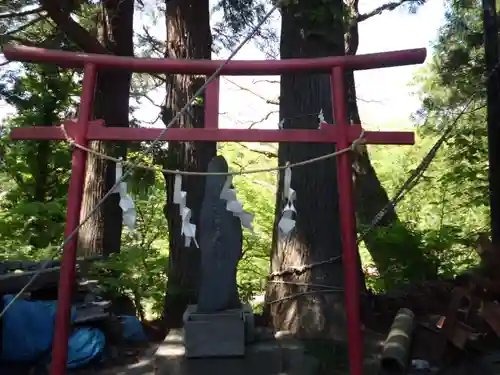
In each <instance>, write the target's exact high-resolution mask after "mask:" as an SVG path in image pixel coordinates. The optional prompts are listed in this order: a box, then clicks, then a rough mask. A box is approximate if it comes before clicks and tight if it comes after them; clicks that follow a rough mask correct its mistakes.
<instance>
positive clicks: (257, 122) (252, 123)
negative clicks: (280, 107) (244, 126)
mask: <svg viewBox="0 0 500 375" xmlns="http://www.w3.org/2000/svg"><path fill="white" fill-rule="evenodd" d="M276 113H279V111H270V112H268V113H267V114H266V115H265V116H264V117H262V118H261V119H260V120H258V121H249V122H250V125H248V129H252V128H253V127H254V126H255V125H258V124H260V123H262V122H264V121H267V120H269V117H271V115H274V114H276Z"/></svg>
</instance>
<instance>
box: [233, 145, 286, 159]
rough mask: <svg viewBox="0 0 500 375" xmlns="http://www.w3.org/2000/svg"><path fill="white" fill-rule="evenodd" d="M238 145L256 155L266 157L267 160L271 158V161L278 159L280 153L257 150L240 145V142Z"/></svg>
mask: <svg viewBox="0 0 500 375" xmlns="http://www.w3.org/2000/svg"><path fill="white" fill-rule="evenodd" d="M238 144H239V145H240V146H241V147H243V148H244V149H246V150H248V151H251V152H255V153H257V154H260V155H264V156H265V157H266V158H269V159H275V158H277V157H278V153H277V152H276V151H271V150H259V149H255V148H252V147H249V146H247V145H246V144H244V143H240V142H238Z"/></svg>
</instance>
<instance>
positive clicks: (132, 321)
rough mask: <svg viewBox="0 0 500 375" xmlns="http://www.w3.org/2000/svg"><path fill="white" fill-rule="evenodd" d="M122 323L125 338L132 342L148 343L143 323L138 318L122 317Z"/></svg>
mask: <svg viewBox="0 0 500 375" xmlns="http://www.w3.org/2000/svg"><path fill="white" fill-rule="evenodd" d="M120 320H121V323H122V334H123V338H124V339H125V340H127V341H130V342H144V341H147V340H148V338H147V337H146V333H145V332H144V328H143V326H142V323H141V322H140V320H139V319H137V317H135V316H132V315H122V316H120Z"/></svg>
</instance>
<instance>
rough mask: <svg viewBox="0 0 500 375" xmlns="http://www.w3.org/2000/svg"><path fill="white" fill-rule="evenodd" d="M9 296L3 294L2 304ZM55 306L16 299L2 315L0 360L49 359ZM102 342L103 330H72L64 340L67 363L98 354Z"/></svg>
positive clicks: (71, 365) (75, 364)
mask: <svg viewBox="0 0 500 375" xmlns="http://www.w3.org/2000/svg"><path fill="white" fill-rule="evenodd" d="M12 299H13V296H11V295H7V296H4V297H3V302H4V306H7V305H8V304H9V303H10V302H11V301H12ZM56 306H57V303H56V302H55V301H50V302H45V301H25V300H21V299H20V300H16V301H15V302H14V303H13V304H12V305H11V306H10V307H9V309H8V310H7V311H6V313H5V315H4V316H3V317H2V350H1V352H0V361H4V362H37V361H46V360H48V359H50V351H51V347H52V340H53V336H54V322H55V315H56ZM73 313H74V311H73ZM105 344H106V340H105V336H104V333H103V332H102V331H100V330H99V329H97V328H85V327H84V328H79V329H77V330H75V331H74V332H73V333H72V335H71V337H70V339H69V343H68V367H69V368H75V367H78V366H81V365H84V364H87V363H88V362H90V361H92V360H93V359H96V358H99V357H101V355H102V353H103V351H104V347H105Z"/></svg>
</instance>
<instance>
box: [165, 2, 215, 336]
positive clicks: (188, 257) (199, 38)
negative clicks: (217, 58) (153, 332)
mask: <svg viewBox="0 0 500 375" xmlns="http://www.w3.org/2000/svg"><path fill="white" fill-rule="evenodd" d="M166 23H167V25H166V26H167V50H166V56H165V57H167V58H180V59H210V58H211V51H212V34H211V31H210V12H209V1H208V0H190V1H183V0H172V1H168V2H167V17H166ZM204 82H205V77H203V76H186V75H170V76H168V77H167V100H166V105H165V111H164V114H163V122H164V123H165V124H168V123H169V122H170V120H171V119H172V118H173V117H174V116H175V115H176V113H178V112H179V111H180V110H181V109H182V107H184V105H185V104H186V102H187V100H188V99H189V98H191V97H192V96H193V94H194V93H195V92H196V91H197V90H198V89H199V88H200V87H201V86H202V85H203V83H204ZM203 115H204V113H203V105H197V106H194V108H192V109H191V110H190V111H189V113H188V114H186V115H184V116H183V118H182V119H181V120H180V121H179V123H178V124H175V125H174V126H175V127H178V126H180V127H186V128H191V127H195V128H201V127H203V126H204V122H203V121H204V116H203ZM167 131H168V130H167ZM215 154H216V144H215V143H208V142H182V143H181V142H170V143H169V147H168V153H167V157H166V159H165V160H164V162H163V163H164V166H165V167H166V168H169V169H179V170H189V171H206V170H207V167H208V163H209V162H210V160H211V158H212V157H213V156H215ZM165 181H166V193H167V194H166V195H167V202H166V204H165V208H164V212H165V217H166V218H167V222H168V229H169V234H170V235H169V241H170V243H169V245H170V256H169V263H168V273H167V276H168V281H167V291H166V296H165V309H164V315H165V318H166V320H167V325H168V326H169V327H178V326H181V325H182V314H183V313H184V310H185V308H186V306H187V305H188V304H190V303H194V302H196V299H197V294H198V282H199V262H200V250H199V249H197V248H196V247H195V246H194V245H193V246H191V247H189V248H187V247H185V246H184V239H183V238H182V237H181V220H180V216H179V207H178V205H176V204H174V203H173V202H172V199H173V186H174V176H172V175H165ZM182 186H183V190H185V191H186V192H187V205H188V207H189V208H190V209H191V210H192V219H191V220H192V222H193V223H194V224H196V225H197V228H199V216H200V215H199V213H200V209H201V203H202V200H203V195H204V189H205V178H204V177H201V176H193V177H192V176H188V177H184V178H183V181H182Z"/></svg>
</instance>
